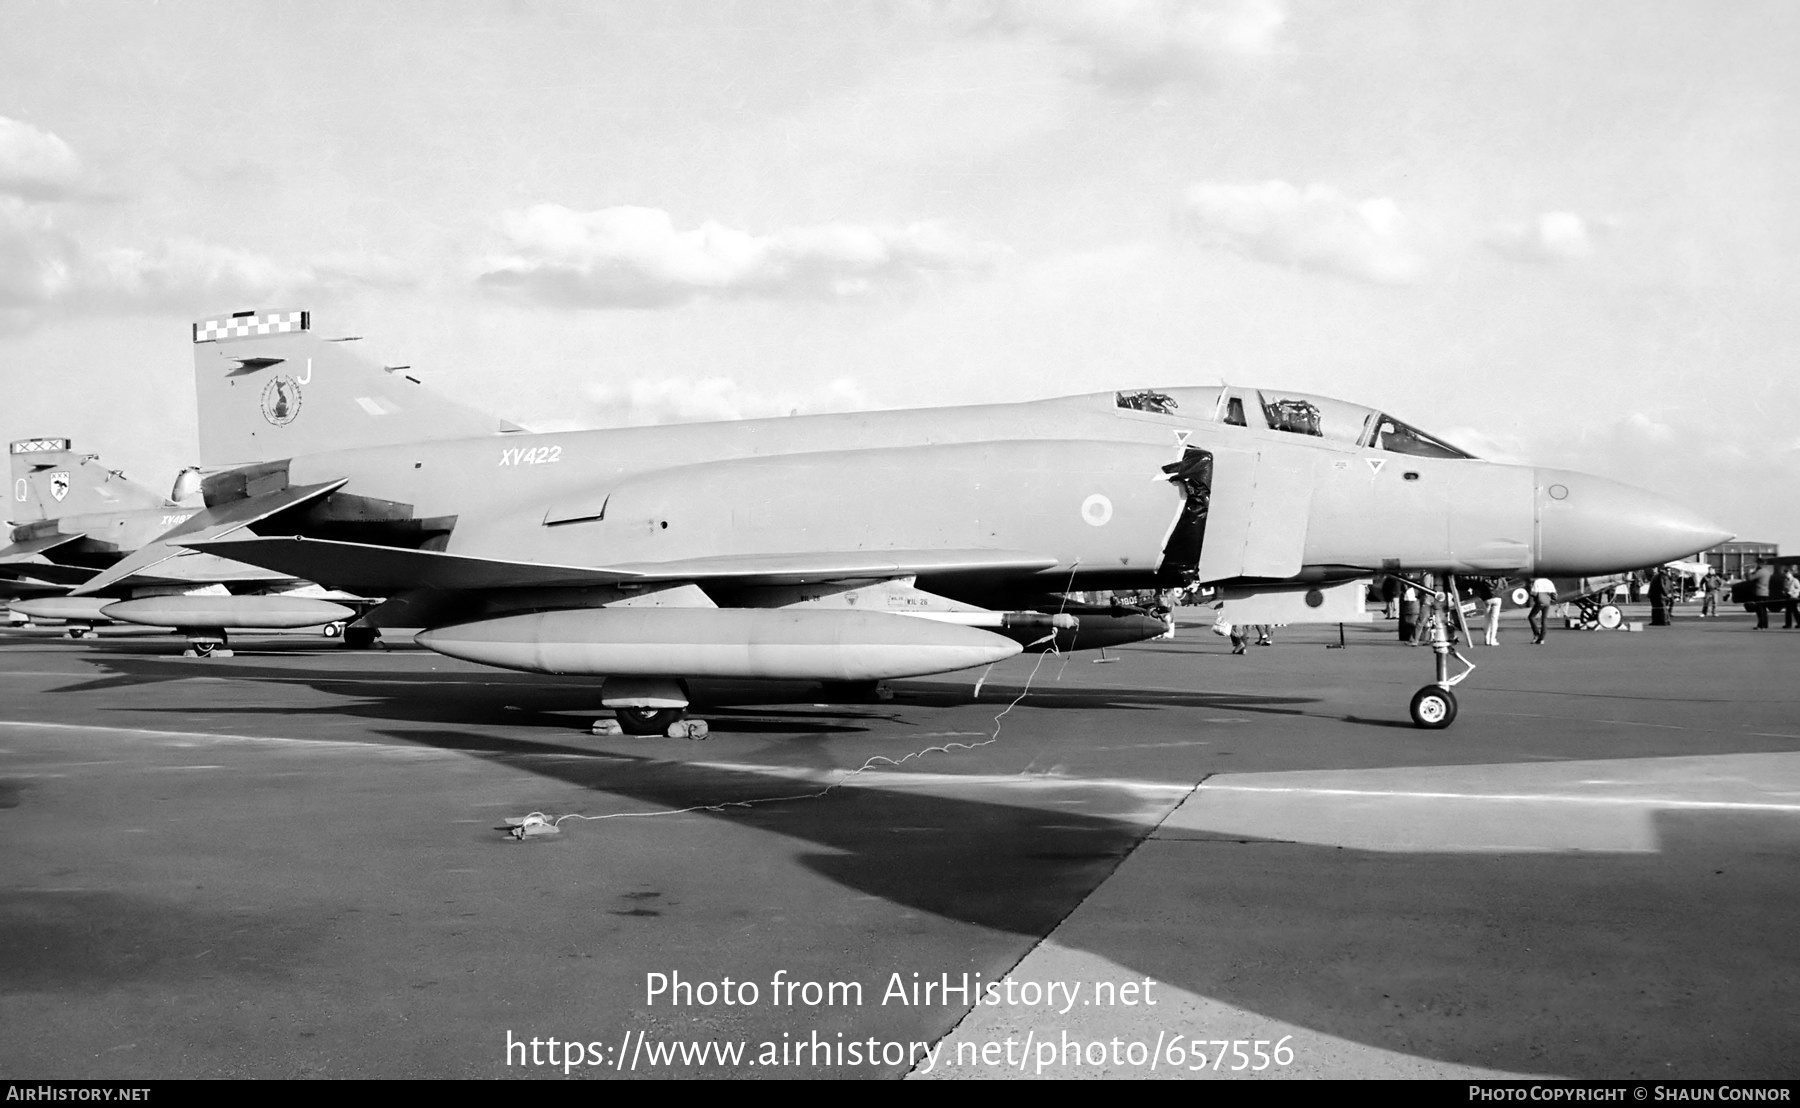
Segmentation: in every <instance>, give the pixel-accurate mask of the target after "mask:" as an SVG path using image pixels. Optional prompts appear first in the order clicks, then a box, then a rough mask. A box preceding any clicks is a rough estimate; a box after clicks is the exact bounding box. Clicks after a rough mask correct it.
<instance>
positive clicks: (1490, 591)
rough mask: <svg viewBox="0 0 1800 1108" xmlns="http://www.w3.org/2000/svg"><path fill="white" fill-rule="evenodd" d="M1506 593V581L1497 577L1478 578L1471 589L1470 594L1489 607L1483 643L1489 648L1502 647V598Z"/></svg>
mask: <svg viewBox="0 0 1800 1108" xmlns="http://www.w3.org/2000/svg"><path fill="white" fill-rule="evenodd" d="M1505 592H1506V581H1505V579H1504V578H1496V577H1477V578H1475V583H1474V584H1473V585H1472V586H1471V587H1470V589H1469V594H1470V595H1471V596H1473V597H1474V598H1475V599H1476V600H1479V601H1481V602H1482V604H1484V605H1485V606H1486V607H1487V634H1486V635H1485V636H1484V637H1483V639H1482V642H1483V643H1484V644H1486V645H1488V646H1499V645H1500V607H1501V604H1502V600H1501V596H1502V595H1503V594H1504V593H1505Z"/></svg>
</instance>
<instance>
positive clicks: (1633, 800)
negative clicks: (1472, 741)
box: [1202, 784, 1800, 813]
mask: <svg viewBox="0 0 1800 1108" xmlns="http://www.w3.org/2000/svg"><path fill="white" fill-rule="evenodd" d="M1202 788H1203V789H1205V790H1206V791H1207V792H1233V793H1285V794H1290V795H1294V796H1338V797H1371V798H1378V799H1383V800H1395V799H1398V800H1486V801H1500V802H1503V803H1518V802H1519V801H1534V800H1535V801H1548V802H1550V803H1554V804H1612V805H1617V806H1629V807H1639V808H1696V809H1713V810H1724V811H1748V812H1797V813H1800V803H1791V804H1782V803H1778V802H1774V801H1750V800H1676V799H1673V798H1669V797H1658V796H1579V795H1572V794H1568V793H1448V792H1414V791H1411V790H1406V789H1323V788H1313V787H1309V786H1304V785H1282V786H1276V785H1219V784H1207V785H1203V786H1202Z"/></svg>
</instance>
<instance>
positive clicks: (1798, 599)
mask: <svg viewBox="0 0 1800 1108" xmlns="http://www.w3.org/2000/svg"><path fill="white" fill-rule="evenodd" d="M1779 584H1780V588H1779V590H1778V591H1779V592H1780V593H1781V598H1780V600H1779V601H1778V603H1779V604H1780V605H1781V612H1782V620H1781V626H1782V628H1783V629H1785V630H1790V631H1791V630H1793V629H1794V628H1795V627H1800V577H1796V576H1794V567H1793V566H1782V567H1781V580H1780V582H1779Z"/></svg>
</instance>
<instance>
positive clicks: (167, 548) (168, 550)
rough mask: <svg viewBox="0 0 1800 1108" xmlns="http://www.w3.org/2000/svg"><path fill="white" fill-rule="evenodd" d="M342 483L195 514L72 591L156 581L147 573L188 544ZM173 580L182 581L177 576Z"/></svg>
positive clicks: (312, 497)
mask: <svg viewBox="0 0 1800 1108" xmlns="http://www.w3.org/2000/svg"><path fill="white" fill-rule="evenodd" d="M345 480H346V479H339V480H336V481H327V482H324V483H322V484H317V485H301V486H297V487H294V488H286V489H281V490H279V491H277V492H270V493H263V494H262V495H260V496H252V497H249V498H247V499H244V500H234V501H232V502H230V503H229V504H222V505H220V506H218V507H216V508H206V509H205V510H203V511H199V512H196V513H194V515H193V516H192V517H190V518H189V519H187V520H186V521H185V522H183V523H182V524H181V525H180V526H178V527H176V528H174V529H173V530H171V531H169V532H168V533H167V534H165V535H163V536H161V537H160V538H157V539H155V540H153V541H151V542H148V543H145V544H144V545H143V546H141V547H139V548H138V549H137V551H136V552H134V553H133V554H131V555H130V556H128V557H126V558H124V559H123V560H121V561H120V562H118V563H117V564H116V565H113V566H112V567H110V568H109V569H107V570H106V571H105V572H104V573H101V574H100V575H99V576H97V577H95V578H94V579H93V580H91V581H89V582H88V583H87V584H85V585H83V586H81V587H80V588H79V589H76V590H75V592H76V594H77V595H82V596H91V595H96V594H98V593H99V592H100V591H101V590H103V589H105V588H107V587H108V586H111V585H115V584H118V583H119V582H121V581H124V580H126V579H127V578H131V577H151V578H155V577H156V576H157V574H155V573H152V572H149V571H150V570H151V568H152V567H155V566H159V565H160V564H161V563H163V562H167V561H168V560H169V559H171V558H175V557H178V556H180V555H181V553H182V548H183V547H184V546H187V545H188V544H189V543H190V542H198V541H203V540H205V539H212V538H218V537H219V536H221V535H226V534H229V533H231V532H232V531H236V530H238V529H239V528H241V527H247V526H249V525H250V524H252V523H255V522H257V521H258V520H262V519H267V518H268V517H269V516H272V515H274V514H275V513H276V512H280V511H285V510H287V509H288V508H293V507H297V506H299V505H301V504H306V503H309V502H311V501H313V500H316V499H318V498H319V497H321V496H324V495H325V494H327V493H329V492H332V491H333V490H335V489H338V488H341V487H342V486H343V484H344V481H345ZM176 579H178V580H179V579H185V578H182V577H177V578H176Z"/></svg>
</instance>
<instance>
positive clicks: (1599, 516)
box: [1536, 469, 1731, 577]
mask: <svg viewBox="0 0 1800 1108" xmlns="http://www.w3.org/2000/svg"><path fill="white" fill-rule="evenodd" d="M1536 497H1537V513H1538V552H1537V572H1538V573H1540V574H1542V575H1545V576H1557V577H1581V576H1593V575H1596V574H1603V573H1624V572H1626V571H1627V570H1633V569H1643V568H1644V567H1646V566H1656V565H1661V564H1663V563H1664V562H1671V561H1674V560H1675V559H1677V558H1684V557H1686V556H1687V555H1689V554H1694V553H1696V552H1698V551H1701V550H1708V549H1711V548H1712V547H1715V546H1717V545H1719V544H1720V543H1722V542H1725V541H1726V540H1728V539H1730V538H1731V532H1729V531H1726V530H1725V529H1724V528H1722V527H1720V526H1719V525H1718V524H1716V523H1713V522H1712V521H1711V520H1708V519H1706V518H1704V517H1702V516H1700V515H1699V514H1697V513H1695V512H1693V511H1691V510H1689V509H1688V508H1685V507H1683V506H1682V505H1680V504H1677V503H1676V502H1674V501H1673V500H1670V499H1668V498H1666V497H1662V496H1658V495H1657V494H1656V493H1653V492H1646V491H1644V490H1643V489H1638V488H1633V487H1631V486H1630V485H1622V484H1620V483H1619V482H1617V481H1608V480H1607V479H1606V478H1604V477H1595V476H1592V475H1591V474H1586V473H1575V472H1573V471H1571V470H1566V469H1540V470H1538V471H1537V494H1536Z"/></svg>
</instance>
